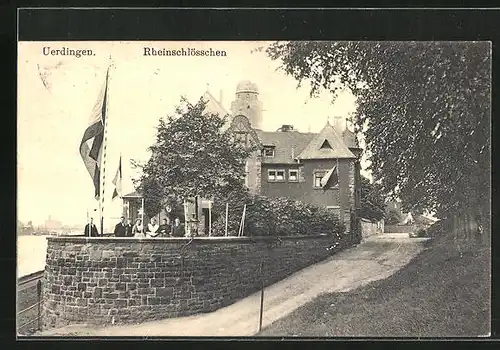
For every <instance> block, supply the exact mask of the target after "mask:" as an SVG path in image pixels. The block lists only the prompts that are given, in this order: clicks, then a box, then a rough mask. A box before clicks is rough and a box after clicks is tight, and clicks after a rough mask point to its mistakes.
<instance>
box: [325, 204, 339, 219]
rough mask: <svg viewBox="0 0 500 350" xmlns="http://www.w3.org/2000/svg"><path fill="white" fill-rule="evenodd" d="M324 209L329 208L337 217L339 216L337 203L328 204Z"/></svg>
mask: <svg viewBox="0 0 500 350" xmlns="http://www.w3.org/2000/svg"><path fill="white" fill-rule="evenodd" d="M326 209H328V210H330V211H331V212H333V214H334V215H335V216H336V217H337V218H338V219H339V218H340V206H338V205H329V206H327V207H326Z"/></svg>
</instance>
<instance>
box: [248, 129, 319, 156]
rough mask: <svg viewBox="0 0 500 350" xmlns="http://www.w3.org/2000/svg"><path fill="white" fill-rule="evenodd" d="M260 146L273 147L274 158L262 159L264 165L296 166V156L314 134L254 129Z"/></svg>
mask: <svg viewBox="0 0 500 350" xmlns="http://www.w3.org/2000/svg"><path fill="white" fill-rule="evenodd" d="M255 131H256V132H257V135H258V136H259V138H260V141H261V144H262V145H263V146H264V147H265V146H274V147H275V149H274V157H262V163H264V164H296V163H297V162H296V161H295V159H296V158H297V155H299V154H300V152H302V150H304V148H305V147H306V146H307V145H308V144H309V143H310V142H311V140H312V139H313V138H314V136H315V135H316V134H313V133H301V132H296V131H290V132H282V131H272V132H269V131H262V130H259V129H255ZM292 153H293V154H292Z"/></svg>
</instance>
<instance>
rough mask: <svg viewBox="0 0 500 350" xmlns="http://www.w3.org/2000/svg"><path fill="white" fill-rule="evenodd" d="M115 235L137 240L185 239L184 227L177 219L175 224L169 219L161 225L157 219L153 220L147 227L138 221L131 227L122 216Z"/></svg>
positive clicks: (164, 220)
mask: <svg viewBox="0 0 500 350" xmlns="http://www.w3.org/2000/svg"><path fill="white" fill-rule="evenodd" d="M114 234H115V236H116V237H137V238H154V237H184V225H183V224H182V223H181V220H180V219H179V218H175V220H174V223H173V224H170V223H169V220H168V219H163V220H162V224H161V225H158V224H157V223H156V219H155V218H152V219H151V221H150V222H149V224H148V225H147V226H146V227H144V225H143V223H142V220H141V219H137V220H136V222H135V224H134V226H131V225H130V224H129V223H127V222H126V220H125V217H123V216H122V217H121V218H120V222H119V223H118V224H116V226H115V231H114Z"/></svg>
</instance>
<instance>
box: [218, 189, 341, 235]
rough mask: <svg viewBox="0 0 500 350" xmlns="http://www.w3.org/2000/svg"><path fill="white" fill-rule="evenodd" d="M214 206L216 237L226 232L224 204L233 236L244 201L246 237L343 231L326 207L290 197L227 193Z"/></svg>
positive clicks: (337, 233) (336, 232) (238, 223)
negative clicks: (227, 206) (228, 194)
mask: <svg viewBox="0 0 500 350" xmlns="http://www.w3.org/2000/svg"><path fill="white" fill-rule="evenodd" d="M217 202H218V204H216V205H214V208H213V211H214V223H213V226H212V232H213V234H214V235H216V236H223V235H224V234H225V225H226V221H225V205H226V204H225V203H226V202H227V203H229V220H228V235H230V236H236V235H237V234H238V229H239V226H240V222H241V217H242V213H243V207H244V205H245V204H246V205H247V209H246V215H245V230H244V235H246V236H297V235H316V234H329V235H337V236H340V234H341V233H342V232H343V231H344V227H343V226H342V225H341V224H340V222H339V220H338V218H337V217H336V216H335V215H334V214H333V213H332V212H330V211H328V210H327V209H325V208H319V207H316V206H313V205H309V204H306V203H302V202H299V201H294V200H292V199H289V198H267V197H263V196H251V195H245V196H242V197H241V196H239V197H238V196H228V198H225V199H221V200H218V201H217Z"/></svg>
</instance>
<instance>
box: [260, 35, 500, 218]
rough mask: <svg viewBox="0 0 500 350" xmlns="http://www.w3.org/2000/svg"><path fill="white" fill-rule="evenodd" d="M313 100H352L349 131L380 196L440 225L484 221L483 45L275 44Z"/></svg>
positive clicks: (272, 53) (486, 111)
mask: <svg viewBox="0 0 500 350" xmlns="http://www.w3.org/2000/svg"><path fill="white" fill-rule="evenodd" d="M266 52H267V54H268V55H269V57H271V58H272V59H275V60H280V61H281V63H282V66H281V67H282V69H283V70H284V71H285V72H286V73H287V74H289V75H291V76H293V77H295V78H296V79H297V80H298V82H299V85H300V84H301V83H304V82H306V83H310V87H311V95H315V94H317V93H318V92H319V91H320V90H327V91H330V92H331V93H332V97H333V98H335V96H336V94H337V93H338V92H339V91H340V89H350V90H351V91H352V92H353V94H354V95H355V96H356V98H357V113H356V117H355V125H356V131H357V132H363V134H364V136H365V140H366V144H367V145H366V148H367V149H368V150H369V151H370V153H371V154H372V157H371V162H372V164H371V170H372V174H373V176H374V178H375V179H376V180H377V181H379V182H380V183H381V191H382V193H384V194H385V195H389V196H392V197H399V198H401V199H402V201H403V203H405V205H406V206H407V207H406V208H405V209H406V210H411V209H413V208H414V207H419V208H422V207H426V208H428V209H429V210H434V211H436V212H437V214H438V215H439V216H441V217H446V216H448V215H449V214H451V213H457V212H460V211H462V210H466V209H468V208H470V209H474V210H477V211H479V212H480V213H482V214H481V215H482V216H483V219H486V220H488V217H489V196H490V195H489V189H490V146H489V145H490V102H491V101H490V92H491V89H490V73H491V45H490V44H489V43H487V42H467V43H465V42H276V43H274V44H272V45H270V46H268V47H267V48H266Z"/></svg>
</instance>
